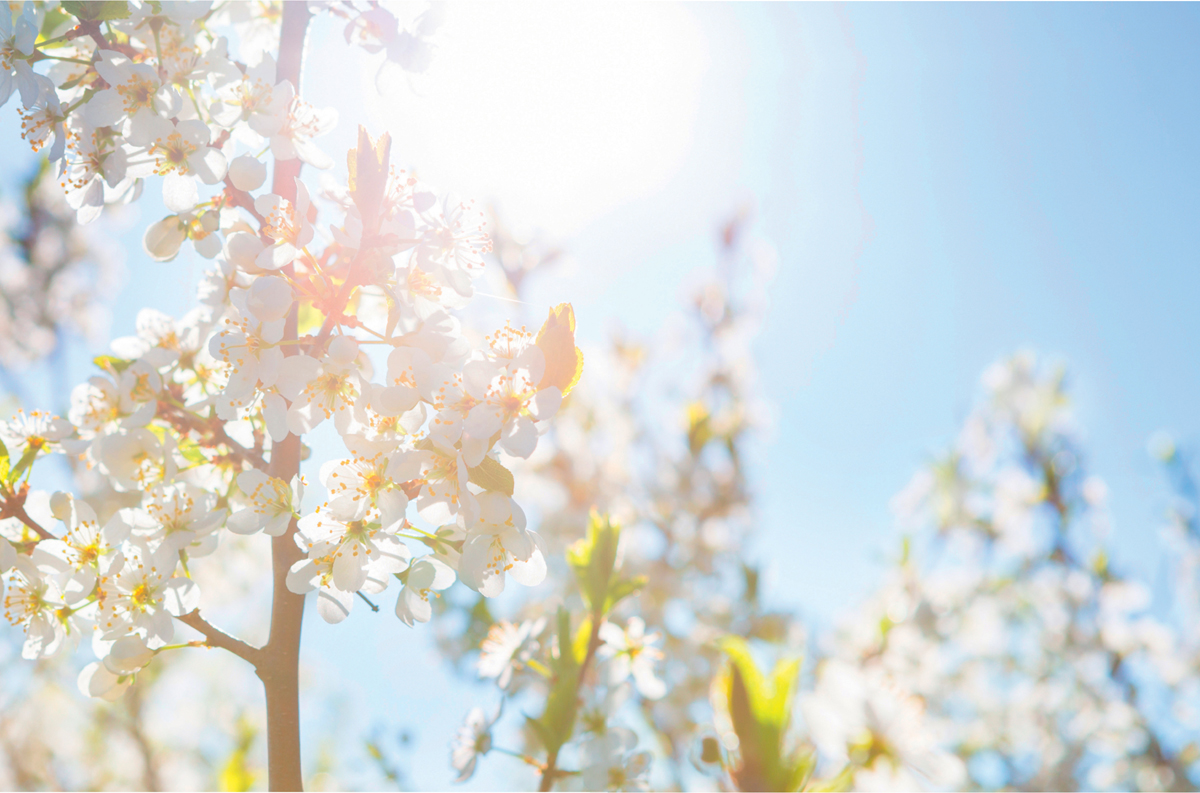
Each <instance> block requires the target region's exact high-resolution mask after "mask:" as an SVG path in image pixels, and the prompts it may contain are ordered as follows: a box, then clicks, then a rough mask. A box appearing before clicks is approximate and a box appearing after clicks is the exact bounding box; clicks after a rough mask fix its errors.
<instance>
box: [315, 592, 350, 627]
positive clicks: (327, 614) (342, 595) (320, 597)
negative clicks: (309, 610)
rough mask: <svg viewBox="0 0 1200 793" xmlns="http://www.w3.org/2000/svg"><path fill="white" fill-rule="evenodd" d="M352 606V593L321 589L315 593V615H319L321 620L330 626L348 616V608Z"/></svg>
mask: <svg viewBox="0 0 1200 793" xmlns="http://www.w3.org/2000/svg"><path fill="white" fill-rule="evenodd" d="M353 605H354V593H352V592H339V591H338V590H336V589H322V590H321V591H320V592H318V593H317V613H318V614H320V615H321V619H323V620H325V621H326V622H328V623H330V624H331V625H334V624H337V623H339V622H341V621H342V620H344V619H346V617H347V616H348V615H349V614H350V607H351V606H353Z"/></svg>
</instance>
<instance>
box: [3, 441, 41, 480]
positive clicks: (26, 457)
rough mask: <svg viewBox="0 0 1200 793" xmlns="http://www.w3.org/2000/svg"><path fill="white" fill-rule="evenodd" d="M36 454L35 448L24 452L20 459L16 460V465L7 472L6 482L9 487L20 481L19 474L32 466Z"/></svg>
mask: <svg viewBox="0 0 1200 793" xmlns="http://www.w3.org/2000/svg"><path fill="white" fill-rule="evenodd" d="M37 454H38V449H36V448H33V449H26V450H25V453H24V454H22V455H21V459H20V460H17V464H16V465H14V466H13V467H12V470H10V471H9V472H8V476H7V481H8V483H9V484H10V485H11V484H12V483H13V482H16V481H17V480H18V479H20V478H21V474H23V473H25V471H26V470H28V469H29V467H30V466H32V465H33V461H34V459H35V458H37Z"/></svg>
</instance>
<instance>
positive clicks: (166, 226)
mask: <svg viewBox="0 0 1200 793" xmlns="http://www.w3.org/2000/svg"><path fill="white" fill-rule="evenodd" d="M185 239H187V229H185V228H184V226H183V224H182V223H180V222H179V216H178V215H169V216H167V217H165V218H163V219H162V220H160V221H158V222H157V223H155V224H153V225H152V226H150V228H148V229H146V234H145V236H144V237H142V247H143V248H145V249H146V253H148V254H150V258H151V259H154V261H156V262H169V261H171V260H172V259H174V258H175V256H176V254H178V253H179V246H181V245H183V241H184V240H185Z"/></svg>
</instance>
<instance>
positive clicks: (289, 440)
mask: <svg viewBox="0 0 1200 793" xmlns="http://www.w3.org/2000/svg"><path fill="white" fill-rule="evenodd" d="M246 10H247V8H246V7H240V6H238V5H237V4H225V5H220V6H213V5H212V4H210V3H144V4H129V3H125V2H105V3H70V2H66V3H60V4H34V3H28V4H24V5H22V6H21V7H19V8H18V9H16V12H15V14H0V25H2V26H3V27H2V28H0V41H2V44H0V47H2V52H3V56H4V58H3V64H2V68H3V72H2V74H3V83H2V84H0V99H2V100H4V101H7V100H9V99H10V98H12V96H13V95H14V88H15V89H16V91H15V95H17V96H18V97H19V101H20V103H21V111H20V112H21V115H22V118H23V123H22V131H23V136H24V137H25V138H26V140H28V141H29V143H30V144H31V145H32V146H33V148H34V149H35V150H40V149H46V150H48V151H49V159H50V161H51V163H52V167H54V168H56V169H57V173H59V174H60V175H61V182H62V187H63V189H64V190H65V191H66V197H67V201H68V202H69V203H70V205H71V206H72V207H73V208H75V209H76V211H77V214H78V217H79V220H80V221H81V222H87V221H91V220H94V219H95V218H96V217H97V216H98V215H99V214H100V213H101V211H102V210H103V207H104V205H105V204H108V203H114V202H120V201H129V200H135V199H136V198H137V196H138V195H139V194H140V193H141V191H142V189H143V185H144V184H146V183H147V181H150V182H151V183H152V184H155V185H156V186H161V190H162V196H163V202H164V204H165V205H166V207H167V208H168V210H169V211H171V212H172V213H174V214H172V215H170V216H168V217H166V218H164V219H163V220H161V221H159V222H157V223H154V224H153V225H151V226H150V227H149V228H148V229H147V230H146V233H145V247H146V250H147V252H148V253H149V254H150V255H151V256H153V257H154V258H156V259H158V260H162V261H167V260H170V259H171V258H173V257H174V256H175V255H176V253H177V252H178V251H179V250H180V248H181V247H182V246H183V245H184V244H191V245H193V246H194V247H195V249H196V251H197V252H198V253H199V254H200V255H202V256H205V257H207V258H211V259H214V260H215V267H214V269H213V270H212V271H211V272H210V273H209V274H208V275H207V276H206V277H205V279H204V282H203V284H202V286H201V291H200V295H199V305H198V307H197V308H196V309H194V310H193V311H191V312H190V313H189V314H188V315H187V316H185V317H184V318H182V319H179V320H176V319H174V318H171V317H167V316H165V315H162V314H160V313H157V312H153V311H145V312H143V313H142V314H140V315H139V317H138V333H137V336H136V337H130V338H127V339H122V340H118V342H116V343H115V344H114V354H113V355H111V356H104V357H102V358H100V359H97V364H98V365H99V367H100V368H101V370H102V373H100V374H97V375H96V376H94V377H92V378H91V379H90V380H89V381H88V382H87V383H84V384H81V385H80V386H78V387H77V388H75V389H74V391H73V392H72V395H71V408H70V414H69V418H59V417H57V416H52V415H50V414H48V413H44V412H40V411H34V412H32V413H28V414H25V413H21V414H19V415H18V416H17V417H16V418H14V419H13V420H12V421H11V422H8V423H7V424H5V425H4V426H3V427H2V428H0V437H2V439H3V448H0V516H2V517H3V524H0V525H2V529H0V533H2V534H3V538H0V568H2V569H3V571H4V578H5V580H6V592H5V612H6V615H7V617H8V619H9V621H10V622H11V623H12V624H13V625H15V626H17V627H19V628H20V629H22V630H23V631H24V632H25V637H26V638H25V643H24V649H23V655H24V656H25V657H26V658H30V659H37V658H44V657H48V656H52V655H55V654H57V653H60V652H62V651H63V650H64V649H65V648H69V647H72V646H73V645H74V644H76V643H78V642H79V640H80V639H81V638H87V639H89V640H90V643H91V645H92V648H93V650H94V651H95V653H96V655H97V656H98V658H99V660H98V661H96V662H94V663H92V664H90V665H88V667H87V668H86V669H85V670H84V672H83V674H82V675H81V677H80V679H79V685H80V687H81V688H82V689H83V690H84V691H85V692H86V693H88V694H90V695H92V696H96V697H101V698H105V699H113V698H116V697H118V696H119V695H120V694H121V693H122V692H123V691H124V690H125V689H126V688H127V687H128V686H129V685H130V682H131V680H132V679H133V677H134V676H135V675H136V674H137V673H138V671H139V670H141V669H143V668H144V667H145V666H146V665H147V664H150V663H152V661H153V659H154V657H155V656H156V655H158V654H160V653H163V652H166V651H169V650H174V649H182V648H187V647H193V646H208V647H215V648H220V649H223V650H226V651H229V652H231V653H233V654H234V655H236V656H238V657H239V658H241V659H243V660H245V661H246V662H248V663H250V664H251V665H252V666H253V668H254V670H255V672H256V673H257V675H258V677H259V678H261V680H262V682H263V686H264V689H265V694H266V703H267V731H266V732H267V739H268V758H269V771H270V786H271V787H272V789H299V788H300V787H301V782H302V779H301V764H300V750H299V703H298V685H299V681H298V657H299V646H300V633H301V623H302V619H303V606H304V595H305V593H307V592H310V591H315V592H316V593H317V594H316V605H317V612H318V614H319V615H320V616H321V617H322V618H324V619H325V620H327V621H329V622H338V621H340V620H342V619H344V618H345V616H346V615H347V614H348V613H349V611H350V609H351V607H352V606H353V604H354V601H355V598H356V597H359V596H363V597H365V596H366V595H368V594H377V593H380V592H382V591H383V590H385V589H386V588H387V587H388V586H389V585H390V584H391V583H392V582H397V583H398V585H399V587H400V595H399V597H398V599H397V601H396V615H397V617H398V618H399V619H400V620H402V621H403V622H405V623H406V624H408V625H410V626H411V625H414V624H415V623H417V622H425V621H428V620H429V618H430V614H431V606H430V602H429V601H430V598H431V596H433V595H435V594H436V593H437V592H438V591H439V590H443V589H445V588H446V587H448V586H450V585H451V584H452V583H454V582H455V580H457V579H461V580H462V582H463V584H465V585H466V586H469V587H471V588H473V589H475V590H477V591H479V592H480V593H482V594H484V595H487V596H492V595H495V594H497V593H499V592H500V591H502V590H503V589H504V586H505V581H506V579H507V578H508V577H510V576H511V577H512V578H513V579H514V580H515V581H517V582H519V583H523V584H536V583H539V582H540V581H541V580H542V578H543V577H544V576H545V572H546V565H545V559H544V556H543V552H542V550H541V541H540V539H539V538H538V536H537V535H536V534H535V533H534V532H532V531H530V530H529V529H528V528H527V526H526V523H525V519H524V515H523V513H522V511H521V508H520V507H519V506H518V505H517V503H516V502H515V501H513V500H512V493H513V487H514V482H513V476H512V474H511V473H510V472H509V470H508V469H507V468H506V467H505V466H504V464H503V463H502V462H501V460H500V457H499V455H500V454H501V453H503V454H504V455H508V456H511V457H515V458H521V457H528V456H529V455H530V454H531V453H532V452H533V451H534V449H535V447H536V445H537V442H538V435H539V428H541V427H544V426H545V422H547V421H549V420H550V419H551V418H552V417H553V415H554V413H555V412H556V411H557V409H558V406H559V403H560V402H561V401H562V398H563V396H564V395H565V394H567V393H568V392H569V391H570V389H571V387H572V386H573V385H574V384H575V382H576V381H577V380H578V378H579V375H580V372H581V369H582V357H581V356H580V354H579V352H578V350H577V349H576V347H575V344H574V335H573V334H574V315H573V313H572V311H571V308H570V306H569V305H565V304H564V305H561V306H558V307H557V308H554V309H552V310H551V311H550V317H549V319H548V320H547V321H546V323H545V325H544V326H543V327H542V328H541V330H540V332H539V333H537V334H536V335H535V334H533V333H531V332H529V331H527V330H525V329H524V328H513V327H511V326H508V325H505V326H504V327H502V328H500V329H499V330H497V331H496V332H495V333H494V334H493V335H491V336H488V337H486V339H485V344H484V346H483V347H481V348H472V346H471V345H470V343H469V342H468V341H467V339H466V337H465V336H464V334H463V332H462V328H461V325H460V323H459V321H458V320H457V319H456V318H455V316H454V315H453V314H452V313H451V312H452V311H453V310H455V309H458V308H461V307H462V306H464V305H465V304H466V303H467V301H468V300H469V299H470V298H471V296H472V281H473V279H474V278H475V277H476V276H477V275H478V273H479V271H480V270H481V268H482V266H483V260H482V258H481V256H482V254H484V253H486V252H487V251H488V249H489V241H488V237H487V234H486V232H485V231H484V216H483V213H482V212H481V211H479V210H478V209H477V208H475V207H474V206H473V205H472V204H471V203H469V202H464V201H462V200H460V199H457V198H454V197H452V196H439V195H437V194H435V193H434V192H432V191H431V190H430V189H429V188H428V187H426V186H425V185H423V184H422V183H420V182H418V181H417V180H416V179H415V178H413V177H411V176H409V175H408V174H406V173H405V172H403V171H399V172H398V171H396V170H395V169H394V168H392V167H391V163H390V140H389V138H388V136H387V135H386V134H385V135H382V136H380V137H379V138H378V139H374V140H373V139H371V138H370V137H369V136H368V135H367V134H366V132H365V131H363V130H362V129H361V128H360V132H359V138H358V146H357V147H356V148H355V149H352V150H351V151H350V153H349V155H348V169H349V181H348V184H346V185H344V186H343V187H341V188H336V189H331V190H329V191H327V193H326V194H324V195H321V196H313V195H312V194H311V193H310V191H309V189H308V187H307V186H306V185H305V183H304V182H303V181H302V180H301V179H300V178H299V177H300V175H301V169H302V167H303V166H304V165H309V166H311V167H317V168H321V167H329V165H331V160H330V159H329V158H328V157H326V156H325V155H324V154H323V153H322V152H321V151H320V150H319V149H318V148H317V147H316V145H315V144H314V143H313V141H312V139H313V138H314V137H316V136H319V135H320V134H323V133H325V132H327V131H328V130H329V128H330V127H331V126H332V124H333V123H335V120H336V116H335V114H334V113H333V112H332V111H326V110H318V109H315V108H313V107H312V106H311V105H309V104H308V103H306V102H305V101H304V100H303V99H302V98H301V96H302V94H301V92H300V87H301V82H300V77H301V72H302V68H301V56H302V53H303V50H304V46H303V44H304V37H305V32H306V29H307V26H308V23H309V20H310V18H311V15H312V12H313V11H318V12H319V11H327V12H328V13H331V14H335V15H339V16H341V17H343V18H344V19H345V20H346V23H347V27H346V34H347V38H348V39H351V40H354V41H356V42H358V43H360V44H362V45H363V46H365V47H368V48H375V49H384V50H386V51H387V54H388V57H389V58H391V59H393V60H395V61H396V62H397V63H400V64H401V65H402V66H404V65H409V66H412V65H414V64H415V65H418V66H419V62H420V60H421V57H422V52H423V51H424V50H425V49H427V46H428V44H427V42H426V40H425V38H426V37H427V36H428V34H429V32H430V31H431V30H432V28H433V27H434V26H435V25H436V19H435V17H434V16H433V14H432V13H430V14H426V15H424V16H422V17H420V18H418V19H417V20H415V21H414V23H413V25H412V26H411V27H410V28H409V29H400V28H399V25H398V23H397V21H396V19H395V18H394V17H391V16H390V14H388V13H387V12H386V11H383V10H382V9H380V8H378V7H376V6H374V5H373V4H372V5H369V6H367V7H366V8H365V9H359V8H357V7H355V6H353V5H352V4H348V3H338V4H329V5H328V6H325V5H323V4H312V8H311V9H310V5H309V4H305V3H288V4H285V5H284V6H283V7H282V13H281V15H280V16H279V18H278V20H277V23H276V21H274V20H271V19H269V18H268V19H264V18H261V17H258V16H250V17H248V18H242V19H239V18H238V17H239V16H244V12H245V11H246ZM264 22H265V23H266V24H267V26H270V25H274V24H277V29H276V30H275V32H276V33H277V40H278V49H277V57H276V56H274V55H272V54H271V53H270V52H269V51H266V50H269V49H270V47H269V46H268V47H259V49H258V52H257V53H256V54H257V55H258V57H257V59H256V61H255V62H251V63H245V62H240V61H238V60H236V59H234V58H232V57H231V56H230V55H229V52H228V41H229V38H228V37H229V36H230V35H236V36H237V37H238V38H239V40H240V41H241V42H242V45H243V50H245V49H247V42H248V41H250V42H255V41H258V42H260V43H261V42H262V40H263V39H267V40H269V39H270V38H271V33H272V31H271V30H270V29H269V28H268V29H267V30H263V27H264ZM389 23H390V24H389ZM256 37H257V38H256ZM249 49H251V50H252V51H253V49H254V47H252V46H251V47H249ZM268 154H269V155H270V158H269V162H270V164H271V169H270V171H271V173H270V176H271V184H270V187H269V189H267V188H266V187H264V186H265V185H266V179H267V175H268V168H267V164H268V163H267V162H264V157H266V156H267V155H268ZM156 177H161V178H156ZM318 204H320V205H322V206H323V207H324V209H323V210H322V211H325V212H333V213H335V214H336V216H337V219H336V221H335V222H334V223H332V224H326V225H325V226H324V227H321V226H320V225H319V224H318V218H319V215H318ZM318 231H321V232H323V233H322V234H321V235H320V236H319V237H318V234H317V232H318ZM322 240H324V242H325V244H323V245H318V242H319V241H322ZM372 346H376V347H378V348H380V349H382V350H383V351H384V352H386V355H382V354H381V355H379V356H377V358H379V359H380V365H379V368H380V369H381V370H382V371H380V372H379V374H378V375H376V374H375V371H374V370H375V365H374V363H373V361H372V357H371V355H370V354H369V352H368V351H369V350H370V349H371V347H372ZM327 420H328V421H330V422H331V423H332V424H333V425H334V426H335V427H336V429H337V432H338V433H339V434H340V436H341V437H342V439H343V441H344V444H345V449H346V451H345V455H344V456H343V457H341V458H339V459H333V460H328V461H326V462H324V463H323V464H322V465H321V466H320V479H321V485H322V486H323V488H324V489H325V491H326V493H327V497H326V498H325V500H324V501H323V503H321V504H320V505H319V506H316V507H315V508H313V509H311V510H308V511H302V509H301V498H302V494H303V490H304V487H305V482H304V479H303V478H302V477H301V476H300V471H299V469H300V462H301V459H302V458H303V457H304V456H305V455H306V454H307V449H306V447H305V445H304V443H303V440H302V438H303V436H304V435H305V434H306V433H309V432H311V431H312V430H314V429H315V428H317V427H318V426H320V425H321V424H322V423H324V422H325V421H327ZM56 453H62V454H66V455H70V456H72V457H76V458H78V459H79V460H81V461H83V462H85V463H86V464H87V466H89V467H90V468H92V469H93V470H95V471H97V472H98V473H99V474H101V475H102V476H103V477H104V479H105V481H106V483H107V485H108V486H109V487H110V488H111V490H113V491H115V492H117V493H121V494H124V496H123V499H122V500H123V501H124V502H125V503H124V506H122V507H121V508H119V509H115V510H111V509H108V510H103V511H102V512H100V513H98V512H97V509H96V508H95V507H93V505H92V504H90V503H88V501H87V500H84V499H81V498H76V497H74V496H72V495H71V494H69V493H66V492H55V493H44V492H40V491H37V490H34V489H31V487H30V476H31V474H32V472H33V470H34V468H35V467H36V466H37V465H38V463H39V462H40V461H41V460H43V459H44V458H46V457H47V456H48V455H52V454H56ZM410 504H411V508H410ZM230 534H232V535H253V534H265V535H267V536H269V537H271V541H270V542H271V558H272V563H271V567H272V572H271V578H272V581H273V599H272V609H271V617H270V635H269V639H268V641H267V642H266V643H265V644H264V645H262V646H252V645H250V644H248V643H247V642H245V641H242V640H241V639H238V638H236V637H233V636H230V635H229V634H227V633H225V632H224V631H222V630H221V629H219V628H217V627H216V626H214V625H212V624H211V623H210V622H209V621H208V620H206V619H205V617H204V616H203V615H202V607H203V606H204V598H203V594H202V593H201V591H200V589H199V586H198V585H197V583H196V580H195V577H194V576H193V570H194V569H196V568H199V567H202V566H204V565H205V564H208V563H209V562H212V563H213V564H219V563H220V559H221V554H222V550H221V545H222V538H223V537H225V536H228V535H230ZM414 549H418V550H420V549H423V550H424V551H425V553H424V554H421V553H418V554H416V555H414ZM214 560H215V561H214ZM180 626H185V627H184V628H183V633H182V634H181V633H180ZM191 637H196V638H191Z"/></svg>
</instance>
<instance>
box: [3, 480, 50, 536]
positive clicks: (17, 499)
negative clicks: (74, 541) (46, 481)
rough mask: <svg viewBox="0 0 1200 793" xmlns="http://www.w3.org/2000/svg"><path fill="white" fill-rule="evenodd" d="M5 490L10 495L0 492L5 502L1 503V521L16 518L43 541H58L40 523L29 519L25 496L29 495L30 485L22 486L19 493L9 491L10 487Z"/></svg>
mask: <svg viewBox="0 0 1200 793" xmlns="http://www.w3.org/2000/svg"><path fill="white" fill-rule="evenodd" d="M4 490H7V491H8V493H7V494H4V493H2V492H0V495H3V496H4V498H3V500H2V501H0V519H3V518H16V519H17V520H19V521H21V522H22V523H24V524H25V525H26V526H28V527H29V528H31V529H33V531H34V532H35V533H36V534H37V536H38V537H40V538H41V539H43V540H56V539H58V538H57V537H55V536H54V535H53V534H51V533H50V532H48V531H46V530H45V529H44V528H42V526H41V524H40V523H38V522H37V521H36V520H34V519H33V518H31V517H29V513H28V512H26V511H25V496H26V495H27V494H28V493H29V485H28V484H24V485H22V486H21V489H20V490H18V491H12V490H10V489H9V487H5V488H4Z"/></svg>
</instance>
